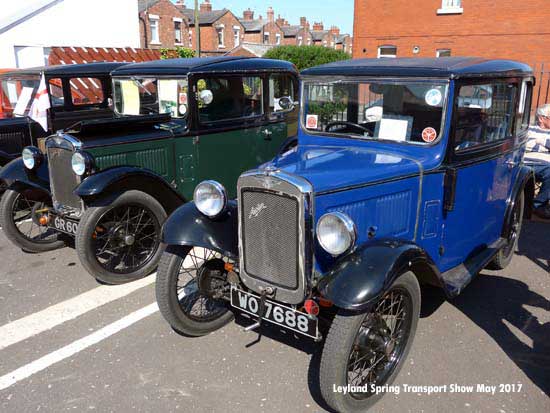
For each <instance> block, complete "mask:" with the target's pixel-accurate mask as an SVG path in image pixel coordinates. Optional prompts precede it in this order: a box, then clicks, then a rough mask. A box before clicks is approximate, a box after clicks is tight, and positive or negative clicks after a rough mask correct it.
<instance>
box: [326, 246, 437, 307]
mask: <svg viewBox="0 0 550 413" xmlns="http://www.w3.org/2000/svg"><path fill="white" fill-rule="evenodd" d="M406 271H413V272H414V273H415V275H416V276H417V277H418V278H420V279H421V281H425V282H429V283H435V284H437V285H439V284H440V282H439V271H438V270H437V267H436V266H435V264H434V263H433V261H432V259H431V258H430V257H429V256H428V254H427V253H426V252H425V251H424V250H423V249H422V248H420V247H419V246H418V245H416V244H414V243H411V242H408V241H394V240H387V241H384V240H381V241H378V242H376V243H372V244H367V245H365V246H363V247H360V248H358V249H357V250H355V251H353V252H352V253H350V254H349V255H347V256H345V257H343V258H341V259H340V260H338V261H337V262H336V264H335V265H334V267H333V268H332V269H331V270H330V271H328V272H327V273H326V274H325V275H324V276H323V277H322V278H321V280H320V281H319V283H318V285H317V289H318V290H319V292H320V293H321V295H322V296H323V297H324V298H326V299H328V300H330V301H332V303H333V304H334V305H335V306H336V307H339V308H342V309H346V310H351V311H359V312H360V311H365V310H367V309H368V308H369V307H370V305H371V304H372V302H374V301H376V299H377V298H378V297H380V296H381V295H382V294H383V293H384V292H385V291H386V290H387V289H388V288H389V287H390V286H391V285H392V284H393V282H394V281H395V280H396V279H397V278H398V277H399V276H400V275H402V274H403V273H404V272H406Z"/></svg>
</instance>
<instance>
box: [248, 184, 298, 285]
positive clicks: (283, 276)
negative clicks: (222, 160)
mask: <svg viewBox="0 0 550 413" xmlns="http://www.w3.org/2000/svg"><path fill="white" fill-rule="evenodd" d="M242 208H243V215H242V229H243V247H244V258H245V261H244V265H245V271H246V273H247V274H248V275H249V276H251V277H254V278H257V279H259V280H263V281H266V282H268V283H271V284H273V285H275V286H280V287H284V288H289V289H292V290H294V289H296V288H297V287H298V272H299V268H298V254H299V251H298V225H299V216H298V201H297V200H296V199H295V198H292V197H288V196H281V195H277V194H274V193H270V192H267V191H257V190H251V191H244V192H243V193H242Z"/></svg>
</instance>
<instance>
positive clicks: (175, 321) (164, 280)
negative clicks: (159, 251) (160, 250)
mask: <svg viewBox="0 0 550 413" xmlns="http://www.w3.org/2000/svg"><path fill="white" fill-rule="evenodd" d="M227 264H229V265H231V264H232V262H231V260H229V258H227V257H224V256H222V255H221V254H219V253H217V252H214V251H212V250H208V249H205V248H198V247H195V248H191V247H169V248H168V249H167V250H166V251H165V252H164V254H163V257H162V259H161V261H160V265H159V270H158V273H157V282H156V294H157V302H158V305H159V308H160V312H161V314H162V315H163V316H164V318H165V319H166V321H168V324H170V326H171V327H172V328H173V329H174V330H176V331H177V332H178V333H180V334H183V335H185V336H189V337H199V336H204V335H206V334H209V333H212V332H214V331H216V330H218V329H220V328H222V327H223V326H225V325H226V324H227V323H229V322H230V321H231V320H232V319H233V313H232V312H231V311H230V310H229V304H228V301H227V299H228V297H229V289H230V287H229V284H228V282H227V279H226V276H227V271H226V265H227Z"/></svg>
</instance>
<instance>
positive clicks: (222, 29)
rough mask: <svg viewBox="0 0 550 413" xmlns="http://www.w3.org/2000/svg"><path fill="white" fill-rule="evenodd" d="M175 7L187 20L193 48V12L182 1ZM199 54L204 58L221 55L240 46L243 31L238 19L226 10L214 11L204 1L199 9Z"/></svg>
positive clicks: (205, 0) (207, 0)
mask: <svg viewBox="0 0 550 413" xmlns="http://www.w3.org/2000/svg"><path fill="white" fill-rule="evenodd" d="M177 7H178V8H179V9H180V10H181V12H182V13H183V14H184V15H185V16H186V17H187V18H188V20H189V33H190V37H191V41H192V44H193V47H195V10H194V9H192V8H188V7H186V5H185V3H184V2H183V1H180V2H178V4H177ZM199 27H200V34H201V53H202V54H203V55H204V56H216V55H223V54H227V53H229V52H231V50H233V49H235V48H236V47H238V46H240V44H241V43H242V42H243V41H244V37H245V29H244V26H243V25H242V24H241V22H240V21H239V19H238V18H237V17H236V16H235V15H234V14H233V13H232V12H231V11H230V10H228V9H220V10H214V9H213V8H212V3H211V2H210V0H204V2H203V3H201V4H200V9H199Z"/></svg>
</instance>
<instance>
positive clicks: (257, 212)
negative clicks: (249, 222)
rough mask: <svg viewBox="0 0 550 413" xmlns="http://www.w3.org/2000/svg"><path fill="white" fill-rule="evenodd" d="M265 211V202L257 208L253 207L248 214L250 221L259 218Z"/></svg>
mask: <svg viewBox="0 0 550 413" xmlns="http://www.w3.org/2000/svg"><path fill="white" fill-rule="evenodd" d="M264 209H267V206H265V204H264V203H263V202H262V203H261V204H258V205H256V206H255V207H252V209H251V210H250V214H248V219H252V218H258V216H259V215H260V213H261V212H262V211H263V210H264Z"/></svg>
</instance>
